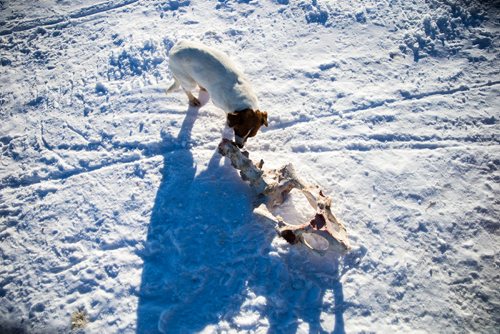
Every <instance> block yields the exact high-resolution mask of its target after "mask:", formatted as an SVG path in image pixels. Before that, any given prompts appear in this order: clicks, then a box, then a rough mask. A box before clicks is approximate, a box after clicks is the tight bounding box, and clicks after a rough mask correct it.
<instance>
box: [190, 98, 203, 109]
mask: <svg viewBox="0 0 500 334" xmlns="http://www.w3.org/2000/svg"><path fill="white" fill-rule="evenodd" d="M189 105H190V106H191V107H199V106H201V102H200V100H198V99H197V98H196V97H194V98H192V99H191V100H189Z"/></svg>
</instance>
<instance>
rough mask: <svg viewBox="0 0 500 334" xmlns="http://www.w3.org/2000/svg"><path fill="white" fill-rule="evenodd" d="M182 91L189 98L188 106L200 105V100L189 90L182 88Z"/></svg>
mask: <svg viewBox="0 0 500 334" xmlns="http://www.w3.org/2000/svg"><path fill="white" fill-rule="evenodd" d="M184 92H185V93H186V95H187V97H188V99H189V105H190V106H192V107H199V106H201V102H200V100H198V99H197V98H196V97H194V95H193V94H192V93H191V92H190V91H188V90H186V89H184Z"/></svg>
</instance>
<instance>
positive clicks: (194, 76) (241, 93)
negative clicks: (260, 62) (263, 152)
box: [167, 41, 267, 148]
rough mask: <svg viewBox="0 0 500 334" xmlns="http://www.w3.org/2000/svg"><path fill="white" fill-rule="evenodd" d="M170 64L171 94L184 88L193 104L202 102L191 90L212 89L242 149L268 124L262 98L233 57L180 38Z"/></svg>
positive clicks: (172, 53)
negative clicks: (261, 102) (258, 97)
mask: <svg viewBox="0 0 500 334" xmlns="http://www.w3.org/2000/svg"><path fill="white" fill-rule="evenodd" d="M169 67H170V70H171V71H172V74H173V76H174V83H173V84H172V85H171V86H170V88H168V89H167V93H169V92H171V91H173V90H175V89H177V88H179V86H180V87H182V89H183V90H184V92H185V93H186V94H187V96H188V98H189V104H190V105H191V106H197V107H199V106H200V105H201V104H200V101H198V99H197V98H196V97H194V96H193V94H192V93H191V91H192V90H194V89H196V87H197V86H198V87H200V90H206V91H208V93H209V95H210V97H211V98H212V102H213V103H214V104H215V105H216V106H217V107H219V108H221V109H223V110H224V111H225V112H226V114H227V125H228V126H229V127H230V128H233V130H234V137H235V141H236V144H237V145H238V146H239V147H240V148H241V147H243V145H245V142H246V140H247V139H248V138H249V137H253V136H255V135H256V134H257V131H259V129H260V127H261V126H262V125H265V126H267V112H262V111H259V107H258V101H257V97H256V95H255V93H254V92H253V90H252V87H251V86H250V83H249V82H248V81H247V79H246V78H245V76H244V74H243V73H242V72H241V71H239V70H238V69H237V68H236V65H235V64H234V63H233V62H232V61H231V60H230V59H229V57H228V56H227V55H226V54H224V53H222V52H220V51H218V50H215V49H213V48H210V47H207V46H205V45H203V44H200V43H195V42H188V41H180V42H178V43H176V44H175V45H174V46H173V47H172V49H171V50H170V55H169Z"/></svg>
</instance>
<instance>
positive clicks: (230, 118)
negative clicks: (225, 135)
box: [227, 112, 241, 128]
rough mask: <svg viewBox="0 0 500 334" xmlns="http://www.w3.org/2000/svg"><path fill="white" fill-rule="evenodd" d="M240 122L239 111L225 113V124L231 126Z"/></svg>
mask: <svg viewBox="0 0 500 334" xmlns="http://www.w3.org/2000/svg"><path fill="white" fill-rule="evenodd" d="M240 123H241V115H240V114H239V113H236V112H234V113H228V114H227V125H228V126H229V127H230V128H232V127H234V126H235V125H238V124H240Z"/></svg>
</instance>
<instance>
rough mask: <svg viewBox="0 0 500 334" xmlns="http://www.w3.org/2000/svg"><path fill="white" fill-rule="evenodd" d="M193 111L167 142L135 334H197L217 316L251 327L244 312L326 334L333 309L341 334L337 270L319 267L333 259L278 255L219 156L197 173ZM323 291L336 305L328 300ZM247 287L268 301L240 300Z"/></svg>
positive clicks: (283, 326)
mask: <svg viewBox="0 0 500 334" xmlns="http://www.w3.org/2000/svg"><path fill="white" fill-rule="evenodd" d="M197 115H198V109H197V108H194V107H190V108H189V109H188V111H187V114H186V117H185V120H184V122H183V124H182V127H181V130H180V133H179V135H178V137H177V138H168V137H166V138H164V141H165V143H167V144H169V146H168V147H171V149H169V150H167V151H166V152H164V153H163V157H164V167H163V171H162V181H161V184H160V187H159V189H158V192H157V194H156V199H155V203H154V207H153V211H152V214H151V221H150V224H149V228H148V234H147V240H146V245H145V251H144V254H143V260H144V267H143V272H142V281H141V286H140V291H139V303H138V309H137V333H138V334H145V333H148V334H150V333H194V332H199V331H202V330H203V329H205V328H206V327H207V326H209V325H216V324H218V323H219V322H221V321H226V322H227V323H228V324H229V326H231V327H232V328H238V329H241V330H244V329H246V328H247V327H245V326H248V329H251V328H255V326H256V324H255V323H254V324H248V325H245V324H244V323H243V322H241V321H238V320H237V319H238V315H239V314H240V310H241V309H242V308H243V309H246V310H247V311H249V312H252V311H255V312H256V313H258V314H260V315H262V317H263V318H261V319H260V321H264V322H265V321H267V322H268V326H269V331H268V332H269V333H295V332H296V330H297V328H298V325H299V321H298V319H302V320H303V321H305V322H307V323H309V328H310V333H324V331H323V330H322V328H321V326H320V315H321V311H327V312H328V313H329V314H331V313H334V314H335V328H334V333H344V321H343V307H344V301H343V293H342V284H341V283H340V281H339V279H338V268H335V267H332V268H330V270H328V272H323V269H324V268H322V267H324V266H327V265H328V263H325V262H324V259H321V258H320V257H319V256H318V255H316V254H312V253H311V252H306V251H304V249H303V248H297V247H291V250H290V252H289V253H288V254H280V255H277V253H276V252H274V253H273V252H272V249H271V241H272V239H273V237H274V236H275V232H274V230H273V228H272V227H270V226H267V225H263V224H261V223H260V222H258V221H256V217H254V216H253V214H252V209H253V207H252V203H253V201H254V197H253V195H252V193H251V191H250V189H249V187H248V185H247V184H245V183H244V182H243V181H241V179H240V177H239V175H238V174H237V172H236V171H235V169H234V168H233V167H231V166H230V164H229V163H228V162H227V161H225V162H224V164H223V165H221V161H223V160H222V159H221V158H222V157H221V156H220V155H219V154H218V153H217V152H214V154H213V156H212V157H211V159H210V162H209V163H208V165H207V167H206V169H205V170H203V171H202V172H201V173H199V174H198V175H197V174H196V167H195V162H194V158H193V155H192V153H191V151H190V150H189V149H187V148H184V147H183V145H182V144H181V143H183V142H184V143H186V142H189V140H190V138H191V130H192V127H193V124H194V122H195V120H196V117H197ZM172 143H173V145H172ZM314 262H317V263H318V265H316V266H315V265H314ZM335 263H338V262H335ZM318 274H319V275H318ZM327 290H330V291H333V294H334V301H335V308H334V309H332V308H333V306H332V305H330V306H325V305H324V302H323V296H324V294H325V292H326V291H327ZM251 293H253V294H255V295H257V296H263V297H265V303H260V304H257V305H245V304H243V303H244V301H245V300H246V297H247V296H248V295H249V294H251Z"/></svg>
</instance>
